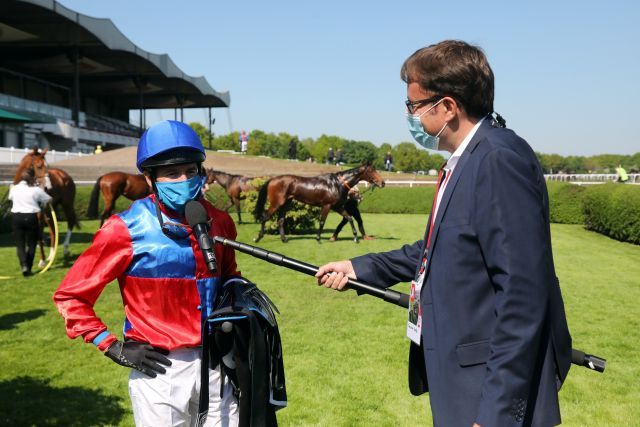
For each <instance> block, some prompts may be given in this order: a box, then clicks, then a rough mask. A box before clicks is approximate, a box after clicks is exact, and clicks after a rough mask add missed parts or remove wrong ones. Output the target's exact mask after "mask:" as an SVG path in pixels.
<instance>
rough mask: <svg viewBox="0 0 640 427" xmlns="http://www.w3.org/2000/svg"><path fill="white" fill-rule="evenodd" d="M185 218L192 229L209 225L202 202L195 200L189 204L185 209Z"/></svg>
mask: <svg viewBox="0 0 640 427" xmlns="http://www.w3.org/2000/svg"><path fill="white" fill-rule="evenodd" d="M184 216H185V217H186V218H187V222H188V223H189V227H191V228H193V227H195V226H196V224H205V225H206V224H207V211H206V210H205V209H204V206H202V205H201V204H200V202H196V201H195V200H191V201H189V202H187V206H185V208H184Z"/></svg>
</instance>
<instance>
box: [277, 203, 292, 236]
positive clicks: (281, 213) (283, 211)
mask: <svg viewBox="0 0 640 427" xmlns="http://www.w3.org/2000/svg"><path fill="white" fill-rule="evenodd" d="M289 206H291V202H290V201H288V202H287V203H285V204H284V205H282V206H281V207H280V209H278V231H280V240H282V243H287V236H285V235H284V218H285V216H286V215H287V211H288V210H289Z"/></svg>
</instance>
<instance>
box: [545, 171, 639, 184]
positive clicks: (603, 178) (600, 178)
mask: <svg viewBox="0 0 640 427" xmlns="http://www.w3.org/2000/svg"><path fill="white" fill-rule="evenodd" d="M628 175H629V181H627V183H629V184H640V173H630V174H628ZM544 179H546V180H547V181H559V182H569V183H571V184H578V185H580V184H605V183H607V182H615V181H617V179H618V175H617V174H615V173H578V174H558V175H545V176H544Z"/></svg>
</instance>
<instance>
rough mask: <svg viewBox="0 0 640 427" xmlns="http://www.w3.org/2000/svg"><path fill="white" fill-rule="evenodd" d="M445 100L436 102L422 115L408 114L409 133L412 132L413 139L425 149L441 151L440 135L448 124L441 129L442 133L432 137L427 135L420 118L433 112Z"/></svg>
mask: <svg viewBox="0 0 640 427" xmlns="http://www.w3.org/2000/svg"><path fill="white" fill-rule="evenodd" d="M443 99H444V98H443ZM443 99H441V100H440V101H438V102H436V103H435V104H433V105H432V106H431V107H430V108H427V109H426V110H424V111H423V112H422V113H420V114H419V115H417V116H414V115H413V114H407V122H408V123H409V132H411V135H412V136H413V139H415V140H416V142H417V143H418V144H420V145H422V146H423V147H424V148H428V149H430V150H438V149H439V146H440V134H441V133H442V131H443V130H444V128H446V127H447V124H448V123H445V124H444V126H442V129H440V132H438V133H437V134H436V135H430V134H429V133H427V131H426V130H424V126H422V121H421V120H420V118H421V117H422V116H423V115H424V114H426V113H428V112H429V111H431V110H433V109H434V108H435V107H436V105H438V104H439V103H441V102H442V101H443Z"/></svg>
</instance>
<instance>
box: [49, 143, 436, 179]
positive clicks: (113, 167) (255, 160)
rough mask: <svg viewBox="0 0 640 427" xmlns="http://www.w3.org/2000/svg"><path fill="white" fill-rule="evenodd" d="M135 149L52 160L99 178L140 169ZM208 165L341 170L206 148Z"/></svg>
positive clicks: (76, 174)
mask: <svg viewBox="0 0 640 427" xmlns="http://www.w3.org/2000/svg"><path fill="white" fill-rule="evenodd" d="M136 149H137V148H136V147H127V148H121V149H119V150H112V151H105V152H103V153H100V154H97V155H93V156H83V157H78V158H75V159H69V160H64V161H61V162H56V163H52V164H51V166H53V167H56V168H60V169H66V170H67V171H68V172H69V173H70V174H71V176H72V177H73V178H74V179H76V180H77V179H97V178H98V177H99V176H100V175H103V174H105V173H107V172H112V171H122V172H129V173H138V171H137V169H136V166H135V165H136ZM205 167H208V168H214V169H217V170H221V171H224V172H227V173H232V174H237V175H246V176H262V175H282V174H294V175H302V176H314V175H321V174H324V173H329V172H337V171H340V170H341V168H339V167H337V166H333V165H326V164H322V163H308V162H300V161H292V160H283V159H272V158H269V157H262V156H249V155H241V154H231V153H221V152H217V151H207V160H206V162H205ZM381 173H382V175H383V177H384V178H385V179H386V180H388V179H393V180H423V179H426V180H433V179H434V178H432V177H425V176H424V175H418V176H416V175H414V174H396V173H388V172H381Z"/></svg>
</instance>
